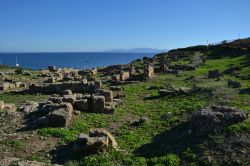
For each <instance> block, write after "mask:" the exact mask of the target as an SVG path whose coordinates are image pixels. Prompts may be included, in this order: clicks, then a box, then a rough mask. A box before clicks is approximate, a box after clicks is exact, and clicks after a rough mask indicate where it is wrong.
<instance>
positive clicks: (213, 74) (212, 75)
mask: <svg viewBox="0 0 250 166" xmlns="http://www.w3.org/2000/svg"><path fill="white" fill-rule="evenodd" d="M221 76H222V74H221V73H220V72H219V70H217V69H216V70H210V71H208V78H219V77H221Z"/></svg>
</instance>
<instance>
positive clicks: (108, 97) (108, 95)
mask: <svg viewBox="0 0 250 166" xmlns="http://www.w3.org/2000/svg"><path fill="white" fill-rule="evenodd" d="M100 94H101V95H103V96H104V97H105V101H106V102H113V92H112V91H110V90H104V89H102V90H101V91H100Z"/></svg>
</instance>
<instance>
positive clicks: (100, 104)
mask: <svg viewBox="0 0 250 166" xmlns="http://www.w3.org/2000/svg"><path fill="white" fill-rule="evenodd" d="M92 100H93V105H92V109H93V112H97V113H103V112H104V108H105V97H104V96H93V97H92Z"/></svg>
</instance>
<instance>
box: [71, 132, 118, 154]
mask: <svg viewBox="0 0 250 166" xmlns="http://www.w3.org/2000/svg"><path fill="white" fill-rule="evenodd" d="M108 146H111V147H112V148H114V149H115V150H118V144H117V142H116V140H115V138H114V136H112V135H111V134H110V133H109V132H108V131H107V130H105V129H91V130H90V131H89V134H88V135H87V134H83V133H81V134H80V135H79V136H78V139H77V141H75V142H74V144H73V152H76V153H83V154H95V153H98V152H103V151H106V150H107V148H108Z"/></svg>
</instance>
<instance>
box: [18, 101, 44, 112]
mask: <svg viewBox="0 0 250 166" xmlns="http://www.w3.org/2000/svg"><path fill="white" fill-rule="evenodd" d="M38 106H39V104H38V103H37V102H34V101H27V102H26V103H25V104H23V105H22V106H21V107H20V108H19V111H20V112H23V113H24V114H29V113H31V112H34V111H37V109H38Z"/></svg>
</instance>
